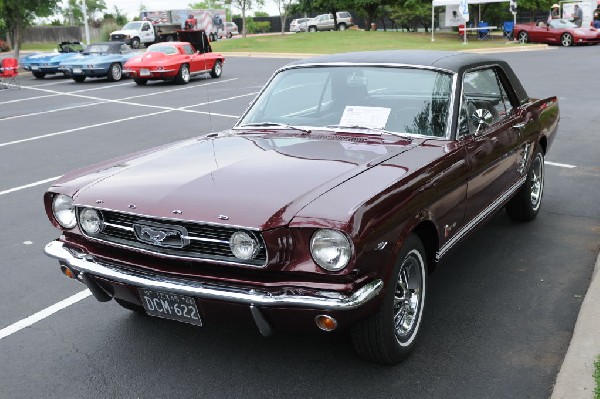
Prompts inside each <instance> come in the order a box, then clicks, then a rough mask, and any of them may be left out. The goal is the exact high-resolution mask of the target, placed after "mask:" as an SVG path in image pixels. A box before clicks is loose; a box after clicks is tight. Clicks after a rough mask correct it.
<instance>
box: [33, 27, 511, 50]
mask: <svg viewBox="0 0 600 399" xmlns="http://www.w3.org/2000/svg"><path fill="white" fill-rule="evenodd" d="M507 46H522V45H521V44H514V43H507V41H506V39H504V38H502V36H501V34H500V32H497V34H496V35H494V38H493V39H492V40H477V38H476V37H475V36H473V37H472V38H471V40H470V41H469V42H468V43H467V44H466V45H465V44H463V42H462V41H461V40H460V39H459V37H458V34H457V33H436V35H435V42H432V41H431V33H421V32H419V33H416V32H395V31H388V32H382V31H376V32H366V31H359V30H353V29H350V30H347V31H344V32H316V33H295V34H286V35H280V34H269V35H257V36H248V37H246V38H245V39H244V38H240V37H238V38H235V39H230V40H229V39H226V40H220V41H218V42H216V43H212V47H213V51H220V52H256V53H308V54H331V53H341V52H347V51H368V50H394V49H395V50H398V49H407V50H410V49H412V50H417V49H421V50H456V51H462V50H469V49H481V48H506V47H507ZM56 47H57V44H56V43H23V45H22V47H21V50H24V51H52V50H54V49H56Z"/></svg>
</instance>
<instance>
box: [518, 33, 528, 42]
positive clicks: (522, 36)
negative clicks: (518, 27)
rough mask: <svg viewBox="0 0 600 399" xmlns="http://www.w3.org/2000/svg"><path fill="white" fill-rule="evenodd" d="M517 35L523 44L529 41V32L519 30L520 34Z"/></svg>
mask: <svg viewBox="0 0 600 399" xmlns="http://www.w3.org/2000/svg"><path fill="white" fill-rule="evenodd" d="M517 37H518V38H519V43H521V44H525V43H529V33H527V32H519V35H518V36H517Z"/></svg>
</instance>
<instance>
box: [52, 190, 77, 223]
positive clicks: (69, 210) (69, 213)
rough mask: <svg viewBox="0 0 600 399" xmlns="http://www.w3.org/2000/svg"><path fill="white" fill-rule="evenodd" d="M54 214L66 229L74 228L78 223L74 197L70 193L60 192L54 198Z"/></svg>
mask: <svg viewBox="0 0 600 399" xmlns="http://www.w3.org/2000/svg"><path fill="white" fill-rule="evenodd" d="M52 215H54V219H55V220H56V221H57V222H58V224H59V225H60V226H61V227H63V228H65V229H72V228H73V227H75V226H76V225H77V218H76V216H75V206H74V205H73V198H71V197H69V196H68V195H64V194H58V195H56V196H54V198H52Z"/></svg>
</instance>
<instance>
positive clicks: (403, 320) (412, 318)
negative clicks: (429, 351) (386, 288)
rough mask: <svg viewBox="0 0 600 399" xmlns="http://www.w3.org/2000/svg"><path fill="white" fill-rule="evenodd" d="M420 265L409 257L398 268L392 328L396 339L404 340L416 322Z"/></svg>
mask: <svg viewBox="0 0 600 399" xmlns="http://www.w3.org/2000/svg"><path fill="white" fill-rule="evenodd" d="M421 270H422V267H421V264H420V261H419V259H418V258H417V257H416V256H411V255H409V256H408V257H407V258H406V259H405V260H404V263H403V264H402V267H401V268H400V273H399V274H398V280H397V281H396V289H395V292H394V328H395V334H396V338H397V339H398V340H405V339H406V338H407V337H409V336H410V334H411V331H412V330H413V327H414V325H415V324H416V323H417V321H418V314H419V310H420V306H421V296H422V292H423V291H422V288H423V276H422V275H421Z"/></svg>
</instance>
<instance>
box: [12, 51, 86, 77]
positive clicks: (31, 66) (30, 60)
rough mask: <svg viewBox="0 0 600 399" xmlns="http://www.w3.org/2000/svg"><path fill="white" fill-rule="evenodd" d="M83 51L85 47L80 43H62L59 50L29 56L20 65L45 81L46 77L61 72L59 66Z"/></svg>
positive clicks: (21, 60) (23, 58)
mask: <svg viewBox="0 0 600 399" xmlns="http://www.w3.org/2000/svg"><path fill="white" fill-rule="evenodd" d="M82 51H83V46H82V45H81V43H79V42H62V43H59V44H58V49H57V50H55V51H53V52H51V53H37V54H31V55H27V56H25V57H22V58H21V59H20V60H19V63H20V65H21V67H22V68H23V69H25V70H26V71H31V73H32V74H33V76H35V77H36V78H37V79H43V78H44V76H46V75H54V74H56V73H59V72H61V71H60V70H59V69H58V68H59V64H60V63H61V62H63V61H66V60H68V59H69V58H72V57H74V56H76V55H77V54H79V53H80V52H82Z"/></svg>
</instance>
